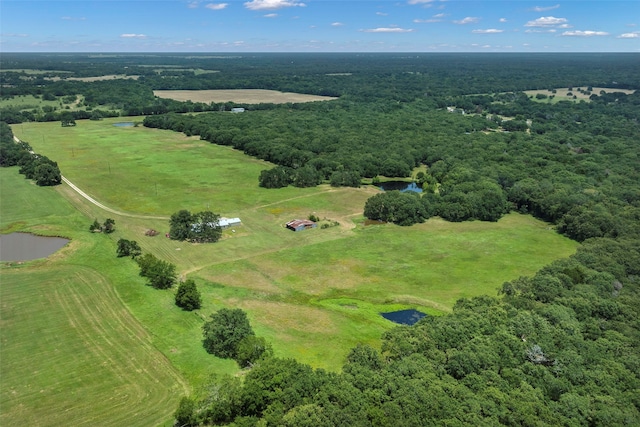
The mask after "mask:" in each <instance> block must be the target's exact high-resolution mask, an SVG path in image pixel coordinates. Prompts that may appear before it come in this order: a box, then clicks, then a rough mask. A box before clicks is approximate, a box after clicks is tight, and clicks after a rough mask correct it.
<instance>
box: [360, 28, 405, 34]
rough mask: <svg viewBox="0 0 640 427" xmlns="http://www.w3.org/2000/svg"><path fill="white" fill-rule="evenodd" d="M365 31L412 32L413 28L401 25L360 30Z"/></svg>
mask: <svg viewBox="0 0 640 427" xmlns="http://www.w3.org/2000/svg"><path fill="white" fill-rule="evenodd" d="M360 31H362V32H364V33H410V32H412V31H413V29H411V28H400V27H378V28H369V29H366V30H360Z"/></svg>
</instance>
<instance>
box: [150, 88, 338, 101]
mask: <svg viewBox="0 0 640 427" xmlns="http://www.w3.org/2000/svg"><path fill="white" fill-rule="evenodd" d="M153 94H154V95H155V96H157V97H159V98H169V99H174V100H176V101H192V102H204V103H210V102H235V103H237V104H260V103H270V104H286V103H287V102H291V103H300V102H314V101H331V100H332V99H337V98H334V97H331V96H317V95H305V94H302V93H293V92H278V91H276V90H265V89H216V90H154V91H153Z"/></svg>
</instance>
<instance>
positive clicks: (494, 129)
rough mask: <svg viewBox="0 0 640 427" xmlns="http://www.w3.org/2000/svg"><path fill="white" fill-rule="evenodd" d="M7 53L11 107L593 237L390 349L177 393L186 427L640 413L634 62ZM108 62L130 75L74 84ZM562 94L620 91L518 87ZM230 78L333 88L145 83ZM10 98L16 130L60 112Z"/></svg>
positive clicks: (600, 418)
mask: <svg viewBox="0 0 640 427" xmlns="http://www.w3.org/2000/svg"><path fill="white" fill-rule="evenodd" d="M2 62H3V69H4V71H3V72H2V73H0V77H1V79H2V81H1V82H0V83H1V84H2V87H3V92H2V97H3V100H4V101H7V100H10V99H12V98H13V97H15V96H19V95H34V96H39V97H42V98H44V97H47V98H53V99H59V98H60V97H64V96H69V95H72V94H73V95H78V96H79V95H82V96H83V99H84V100H83V101H82V102H83V103H85V104H86V105H85V106H86V107H87V108H86V109H85V110H83V111H74V112H72V113H71V114H72V116H73V118H74V119H80V118H90V117H89V116H90V115H91V114H93V113H95V111H96V110H99V111H101V113H100V114H107V115H108V114H113V115H117V114H123V115H124V114H134V115H145V116H146V117H145V119H144V124H145V126H148V127H154V128H162V129H171V130H173V131H177V132H184V133H185V134H187V135H199V136H200V138H201V139H203V140H206V141H209V142H211V143H215V144H221V145H227V146H231V147H234V148H235V149H238V150H242V151H243V152H245V153H246V154H248V155H251V156H255V157H258V158H261V159H265V160H268V161H270V162H272V163H274V164H275V165H276V166H275V167H274V168H273V169H269V170H265V171H263V173H262V174H261V175H260V177H256V185H262V186H264V187H267V188H274V187H282V186H288V185H294V186H299V187H310V186H315V185H318V184H319V183H322V182H326V183H330V184H331V185H335V186H342V185H347V186H359V185H362V183H363V182H365V181H366V182H372V181H375V180H377V179H379V178H380V177H393V178H409V177H413V178H414V179H417V180H418V182H419V184H420V186H421V187H422V189H423V190H424V191H423V193H421V194H406V193H397V192H388V193H381V194H380V195H378V196H374V197H372V198H370V199H369V200H368V201H367V204H366V206H364V207H363V210H364V212H365V215H366V216H367V217H369V218H372V219H380V220H383V221H389V222H394V223H396V224H399V225H403V226H410V225H411V224H414V223H416V222H422V221H424V220H426V219H427V218H429V217H430V216H434V215H437V216H440V217H442V218H444V219H446V220H449V221H465V220H472V219H477V220H487V221H496V220H498V219H499V218H500V217H501V216H502V215H503V214H505V213H506V212H509V211H518V212H522V213H529V214H532V215H534V216H536V217H538V218H541V219H544V220H546V221H549V222H550V223H552V224H554V225H555V227H556V229H557V230H558V232H560V233H563V234H565V235H566V236H568V237H570V238H572V239H575V240H577V241H579V242H582V244H581V246H580V247H579V249H578V251H577V253H576V254H575V255H574V256H572V257H570V258H569V259H563V260H559V261H556V262H554V263H553V264H551V265H549V266H547V267H545V268H543V269H542V270H540V271H539V272H538V273H537V274H535V275H534V276H533V277H520V278H515V279H514V280H511V281H509V282H507V283H504V284H503V285H502V286H501V290H500V292H499V294H498V295H490V296H486V297H480V298H474V299H464V300H460V301H458V302H457V304H456V305H455V307H454V309H453V312H452V313H451V314H449V315H444V316H440V317H432V316H427V317H425V318H423V319H422V320H421V321H419V322H418V323H417V324H416V325H414V326H399V327H397V328H395V329H392V330H390V331H388V332H387V333H385V334H384V336H383V337H382V345H381V348H380V349H374V348H371V347H367V346H358V347H356V348H354V349H352V351H351V352H350V354H349V356H348V357H347V360H345V363H344V366H343V369H342V372H340V373H331V372H326V371H323V370H314V369H312V368H311V367H309V366H306V365H303V364H301V363H299V362H297V361H295V360H285V359H279V358H274V357H273V356H272V355H271V354H270V353H269V352H265V354H267V356H265V357H263V358H262V359H260V360H257V361H255V363H253V364H252V367H251V369H249V370H247V371H246V372H245V374H244V375H242V376H236V377H215V378H211V380H210V382H209V383H208V384H207V385H206V386H205V387H203V388H202V389H198V390H195V391H194V393H193V394H192V395H191V396H188V397H185V398H183V400H182V401H181V403H180V406H179V408H178V410H177V411H176V420H177V425H184V426H187V425H202V424H204V425H210V424H214V425H235V426H253V425H287V426H289V425H290V426H305V425H309V426H322V425H327V426H330V425H353V426H387V425H388V426H395V425H406V426H426V425H474V426H476V425H513V426H516V425H517V426H538V425H563V426H614V425H615V426H618V425H620V426H623V425H628V426H633V425H638V424H639V423H640V356H639V355H640V320H639V318H638V315H637V313H639V312H640V185H639V183H640V144H639V142H638V141H640V92H638V91H636V92H635V93H633V94H625V93H623V92H621V91H616V89H618V90H621V89H640V74H638V72H637V70H638V69H640V55H637V54H607V55H600V54H553V55H545V54H534V55H519V54H513V55H492V54H483V55H462V54H460V55H449V54H442V55H416V54H412V55H409V54H384V55H373V54H361V55H355V54H350V55H347V54H344V55H330V54H325V55H310V54H309V55H307V54H299V55H286V54H273V55H253V56H233V55H223V56H219V57H217V56H212V55H211V56H204V55H146V56H141V55H133V54H132V55H116V56H108V55H84V56H82V55H70V56H69V57H65V56H57V55H20V54H11V55H9V54H2ZM28 69H38V70H45V71H46V72H44V73H39V74H29V73H27V72H26V71H25V70H28ZM198 70H199V71H198ZM202 70H204V71H208V72H203V71H202ZM105 74H125V75H129V76H137V78H136V79H131V80H124V79H123V80H111V81H95V82H88V81H78V80H69V78H68V77H71V76H73V77H92V76H100V75H105ZM65 76H68V77H65ZM54 77H57V78H54ZM559 87H576V88H579V87H580V88H584V89H583V90H585V91H586V90H587V88H589V87H607V88H611V89H612V90H613V93H604V92H603V93H593V94H591V96H590V98H589V99H588V100H585V101H580V102H577V101H572V100H563V101H559V102H555V103H540V102H536V99H533V98H532V97H530V96H528V95H526V94H525V93H524V92H523V91H524V90H530V89H545V90H549V91H552V90H553V89H554V88H559ZM221 88H225V89H229V88H259V89H275V90H281V91H292V92H300V93H308V94H316V95H330V96H336V97H339V99H337V100H335V101H328V102H316V103H308V104H284V105H275V104H258V105H242V106H243V107H246V109H247V111H246V112H244V113H242V114H231V113H228V112H225V111H221V110H228V109H229V108H227V107H231V106H235V105H236V104H233V103H225V104H222V105H216V104H214V103H210V104H198V103H192V102H177V101H169V100H165V99H159V98H155V97H154V96H153V90H157V89H221ZM3 105H9V106H6V107H3V109H2V111H1V113H2V119H3V120H5V121H7V122H9V123H16V122H19V121H24V120H60V117H61V116H60V115H61V114H62V113H64V111H59V110H52V111H48V112H44V111H41V110H38V109H20V108H17V107H13V106H10V104H6V103H5V104H3ZM221 107H224V108H221ZM447 107H450V108H447ZM63 109H64V107H63ZM193 113H198V114H193ZM85 116H87V117H85ZM2 129H5V128H4V127H3V128H2ZM2 133H3V135H5V134H6V131H3V132H2ZM4 139H7V140H9V139H8V138H4V137H3V140H4ZM2 147H3V150H5V149H6V148H5V145H4V143H3V146H2ZM4 158H5V155H4V151H3V159H4ZM416 168H420V169H419V170H421V171H422V172H420V173H419V174H417V175H414V171H415V170H416Z"/></svg>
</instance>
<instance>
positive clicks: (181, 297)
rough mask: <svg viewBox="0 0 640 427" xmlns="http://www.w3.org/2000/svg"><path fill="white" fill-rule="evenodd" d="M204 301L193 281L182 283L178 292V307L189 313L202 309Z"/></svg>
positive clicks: (188, 280)
mask: <svg viewBox="0 0 640 427" xmlns="http://www.w3.org/2000/svg"><path fill="white" fill-rule="evenodd" d="M201 304H202V299H201V297H200V292H199V291H198V288H197V287H196V282H194V281H193V279H187V280H186V281H184V282H180V285H179V286H178V291H177V292H176V305H177V306H178V307H181V308H183V309H185V310H187V311H192V310H195V309H198V308H200V306H201Z"/></svg>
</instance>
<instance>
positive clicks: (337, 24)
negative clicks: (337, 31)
mask: <svg viewBox="0 0 640 427" xmlns="http://www.w3.org/2000/svg"><path fill="white" fill-rule="evenodd" d="M343 25H344V24H343V23H342V22H332V23H331V26H332V27H342V26H343Z"/></svg>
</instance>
